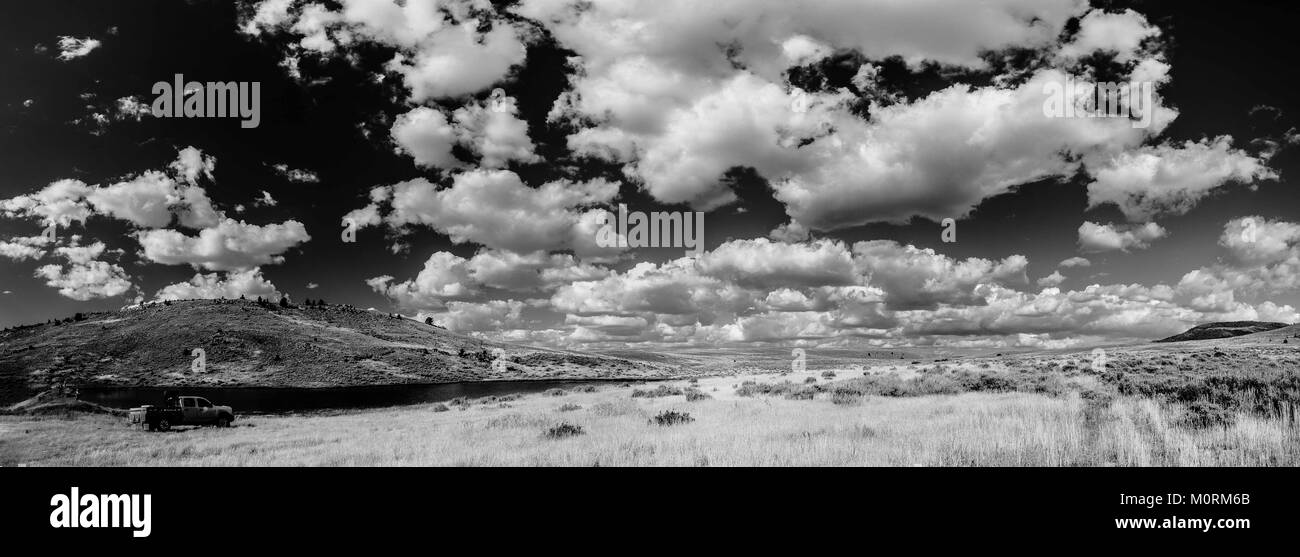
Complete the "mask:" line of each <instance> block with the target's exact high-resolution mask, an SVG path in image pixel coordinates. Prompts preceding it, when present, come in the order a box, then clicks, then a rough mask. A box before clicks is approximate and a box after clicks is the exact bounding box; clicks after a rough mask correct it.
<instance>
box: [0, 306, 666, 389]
mask: <svg viewBox="0 0 1300 557" xmlns="http://www.w3.org/2000/svg"><path fill="white" fill-rule="evenodd" d="M82 317H83V319H81V320H77V321H72V322H64V323H61V324H42V325H35V326H27V327H20V328H17V329H12V330H9V331H5V332H3V333H0V403H12V402H16V401H19V400H24V399H26V398H28V397H30V396H32V395H34V394H35V393H38V392H41V391H43V390H46V389H48V388H50V387H54V386H76V385H87V384H99V385H122V386H126V385H134V386H214V387H215V386H220V387H236V386H260V387H337V386H355V385H381V384H402V383H436V382H451V381H476V380H490V379H595V378H608V379H616V378H641V377H664V376H669V375H674V374H676V373H677V368H676V367H675V366H670V365H665V364H662V363H652V362H645V361H636V360H632V359H626V358H616V357H609V356H600V355H589V354H581V353H576V352H567V351H560V350H548V349H542V348H532V347H526V346H519V345H513V344H505V343H493V342H485V341H482V340H479V339H475V338H472V337H469V336H465V335H461V334H457V333H453V332H450V331H447V330H445V329H442V328H439V327H435V326H431V325H426V324H424V323H420V322H417V321H412V320H410V319H404V318H394V317H391V316H388V315H386V314H383V313H377V312H373V311H366V310H361V309H357V308H354V307H351V306H338V305H333V306H324V307H295V308H281V307H278V306H274V305H272V304H267V305H259V304H258V303H256V302H252V301H232V300H226V301H222V300H192V301H179V302H171V303H169V304H151V305H150V306H149V307H144V308H132V309H126V310H122V311H118V312H105V313H92V314H87V315H84V316H82ZM196 348H199V349H203V350H204V352H205V357H206V371H205V372H204V373H195V372H193V371H191V363H192V362H193V360H194V356H193V355H192V354H193V350H194V349H196ZM497 350H500V351H501V352H499V353H500V354H502V355H504V358H503V360H504V361H505V362H506V363H505V365H504V369H502V366H496V367H494V366H493V361H494V360H495V359H496V358H495V355H496V354H498V352H497Z"/></svg>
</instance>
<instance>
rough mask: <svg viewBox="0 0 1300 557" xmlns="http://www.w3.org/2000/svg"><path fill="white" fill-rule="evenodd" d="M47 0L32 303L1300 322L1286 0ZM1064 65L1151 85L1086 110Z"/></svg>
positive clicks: (838, 325)
mask: <svg viewBox="0 0 1300 557" xmlns="http://www.w3.org/2000/svg"><path fill="white" fill-rule="evenodd" d="M25 4H27V5H21V6H15V5H6V6H5V7H3V8H0V22H2V23H0V27H3V29H0V68H3V69H4V73H5V78H4V79H3V80H0V326H6V327H7V326H13V325H18V324H26V323H36V322H44V321H46V320H48V319H57V318H64V317H68V316H70V315H72V314H73V313H75V312H90V311H110V310H116V309H119V308H122V307H125V306H129V305H133V304H138V303H141V302H149V301H157V300H166V299H193V298H218V297H226V298H238V297H240V296H241V295H243V296H248V297H256V296H263V297H267V298H272V299H276V298H279V297H280V296H282V295H287V296H289V297H290V298H291V299H292V300H294V301H297V302H301V301H303V300H305V299H307V298H312V299H324V300H326V301H328V302H331V303H347V304H351V305H354V306H357V307H362V308H374V309H376V310H377V311H385V312H390V313H401V314H403V315H406V316H409V317H411V318H415V319H421V320H423V319H426V318H432V319H433V320H434V322H436V323H438V324H439V325H442V326H445V327H447V328H448V329H451V330H455V331H458V332H463V333H466V334H471V335H476V336H480V337H483V338H490V339H496V340H506V341H514V342H522V343H527V344H531V345H542V346H556V347H568V348H588V349H609V348H623V347H642V348H649V349H661V350H662V349H672V348H673V347H712V346H719V347H725V346H771V345H776V346H788V345H798V346H838V347H863V348H869V347H906V346H942V347H954V348H958V347H981V348H1001V347H1007V348H1017V347H1020V348H1063V347H1077V346H1089V345H1095V344H1104V343H1109V342H1122V341H1129V340H1139V339H1153V338H1160V337H1163V336H1167V335H1169V334H1174V333H1177V332H1181V331H1182V330H1184V329H1186V328H1188V327H1190V326H1193V325H1196V324H1199V323H1204V322H1210V321H1225V320H1266V321H1282V322H1288V323H1294V322H1297V321H1300V315H1297V309H1296V307H1298V306H1300V289H1298V288H1297V284H1298V283H1300V279H1298V278H1297V270H1300V193H1298V192H1297V190H1296V189H1295V188H1294V187H1292V186H1291V184H1290V183H1289V180H1290V177H1291V175H1292V173H1293V172H1295V171H1296V168H1295V167H1296V145H1297V143H1300V135H1298V134H1297V131H1296V130H1297V118H1296V116H1297V115H1298V114H1300V106H1296V101H1295V98H1296V96H1295V95H1294V94H1292V93H1293V89H1292V84H1291V79H1290V77H1289V75H1288V74H1289V68H1292V67H1295V66H1296V62H1297V60H1296V57H1297V54H1296V53H1295V49H1294V48H1293V47H1292V44H1291V43H1290V42H1289V40H1288V37H1289V36H1290V35H1289V33H1290V29H1289V28H1288V27H1287V26H1288V25H1289V23H1288V22H1289V18H1288V17H1287V8H1286V5H1285V4H1284V3H1261V4H1259V5H1255V6H1252V7H1251V8H1249V9H1244V8H1243V9H1240V10H1232V11H1226V10H1222V9H1217V8H1212V7H1206V6H1201V5H1199V4H1197V3H1189V2H1167V3H1166V2H1158V3H1157V2H1092V3H1091V4H1090V3H1088V2H1085V1H1079V0H1035V1H1028V0H990V1H987V2H978V3H976V2H969V1H966V0H926V1H922V2H907V3H898V2H895V1H892V0H853V1H849V0H822V1H806V2H792V1H788V0H719V1H716V2H708V3H700V2H691V1H684V0H683V1H676V0H658V1H644V2H642V1H607V0H594V1H588V0H584V1H571V0H518V1H513V2H494V3H493V2H486V1H476V0H406V1H405V2H395V1H393V0H342V1H338V2H301V1H293V0H263V1H260V2H244V3H230V2H222V1H204V0H192V1H189V2H175V1H164V0H158V1H141V2H131V3H107V2H89V1H83V2H60V1H55V2H41V3H25ZM30 4H36V5H30ZM73 15H75V17H73ZM177 74H180V75H182V76H183V81H184V82H186V83H188V82H191V81H192V82H195V83H196V84H198V85H205V84H206V83H209V82H221V83H228V82H234V83H242V84H245V85H246V86H248V87H251V85H252V84H253V83H256V84H257V86H258V89H257V93H258V94H257V95H256V98H257V100H258V104H257V107H258V110H257V116H258V118H257V120H258V121H257V125H256V127H244V126H241V121H245V120H248V118H240V117H231V116H229V115H227V116H226V117H221V116H220V115H218V114H214V113H206V112H202V111H199V112H194V113H192V114H191V116H192V117H166V116H162V117H159V116H157V115H156V114H155V113H156V112H157V111H155V108H160V109H161V107H160V105H159V102H158V101H159V97H160V96H167V95H163V94H160V93H159V91H160V90H159V89H155V85H156V84H158V83H159V82H163V83H167V84H170V83H172V81H173V80H174V79H175V76H176V75H177ZM1065 83H1121V84H1125V85H1126V86H1128V85H1129V84H1134V85H1135V86H1137V87H1138V88H1137V89H1136V91H1138V92H1139V94H1137V95H1133V96H1132V98H1134V99H1138V100H1141V99H1142V97H1143V95H1141V94H1140V92H1141V91H1142V89H1141V87H1142V86H1146V87H1148V88H1149V89H1148V91H1150V92H1151V95H1150V98H1149V103H1148V104H1146V105H1143V104H1142V103H1141V102H1135V103H1133V106H1134V107H1135V109H1134V110H1133V111H1132V112H1131V113H1128V114H1126V115H1124V116H1127V117H1124V116H1121V117H1113V115H1111V116H1112V117H1092V118H1089V117H1080V116H1079V115H1078V114H1074V115H1069V114H1062V113H1060V112H1054V111H1052V110H1049V109H1048V108H1047V105H1048V103H1047V101H1048V99H1049V97H1050V96H1051V95H1050V94H1049V93H1048V92H1049V91H1051V90H1052V87H1053V86H1054V85H1055V86H1059V85H1061V84H1065ZM183 88H191V89H192V88H194V87H190V86H189V85H186V86H185V87H183ZM194 96H196V95H191V97H194ZM169 98H170V97H169ZM205 98H206V97H205ZM246 108H248V106H246ZM1139 109H1140V110H1139ZM158 113H159V114H161V112H158ZM181 116H184V115H183V114H182V115H181ZM1084 116H1086V114H1085V115H1084ZM250 123H251V122H250ZM620 206H626V207H627V209H628V210H629V211H633V212H637V211H639V212H645V213H650V212H665V213H667V212H674V213H678V214H682V215H686V216H688V217H689V218H691V219H693V218H694V216H693V215H694V213H702V214H703V216H702V217H701V218H702V222H703V238H702V242H703V247H702V249H701V251H700V252H699V253H691V254H688V253H686V251H687V250H685V249H683V246H681V245H678V246H675V247H637V246H635V245H634V246H631V247H620V246H619V245H618V244H617V243H616V244H615V245H612V246H611V245H608V243H606V242H602V241H601V238H602V236H601V234H602V233H608V232H609V231H611V230H613V231H614V232H615V233H617V232H618V228H617V226H614V227H613V228H609V227H605V225H607V224H610V221H607V220H605V219H606V218H607V215H610V214H611V212H616V211H617V210H618V208H619V207H620ZM949 219H951V220H949ZM604 237H605V238H608V237H609V236H604ZM350 240H354V241H350ZM630 243H633V244H635V242H630Z"/></svg>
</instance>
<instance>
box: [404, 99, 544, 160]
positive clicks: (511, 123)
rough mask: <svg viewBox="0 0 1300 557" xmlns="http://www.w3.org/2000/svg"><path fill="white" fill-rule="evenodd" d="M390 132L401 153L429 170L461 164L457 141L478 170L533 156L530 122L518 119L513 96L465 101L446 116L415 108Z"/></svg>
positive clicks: (533, 157) (533, 158)
mask: <svg viewBox="0 0 1300 557" xmlns="http://www.w3.org/2000/svg"><path fill="white" fill-rule="evenodd" d="M391 133H392V137H393V141H394V142H395V143H396V144H397V146H398V150H399V152H402V153H405V154H407V155H410V156H411V158H412V159H414V160H415V163H416V164H418V165H421V166H424V167H428V168H444V169H445V168H454V167H458V166H461V162H460V161H459V160H457V159H456V157H455V156H454V155H453V154H452V148H453V147H454V146H456V145H457V144H459V145H463V146H465V147H466V148H468V149H469V150H470V151H472V152H473V153H475V154H476V155H478V156H479V157H480V160H479V166H480V167H481V168H501V167H504V166H505V165H506V164H507V163H508V162H510V161H520V162H533V161H536V160H537V155H535V154H534V153H533V142H532V140H531V139H529V137H528V123H527V122H524V121H523V120H521V119H520V118H519V116H518V108H517V107H516V103H515V99H514V98H511V97H505V96H501V97H498V98H494V99H492V100H491V101H490V102H489V103H488V104H487V105H484V104H481V103H471V104H468V105H466V106H464V107H461V108H458V109H456V110H455V111H454V112H453V113H452V116H451V118H450V119H448V118H447V116H446V115H444V114H443V113H442V112H440V111H438V110H436V109H433V108H429V107H423V106H421V107H416V108H414V109H411V110H410V111H409V112H407V113H406V114H402V115H400V116H398V117H397V120H396V121H395V122H394V123H393V127H392V131H391Z"/></svg>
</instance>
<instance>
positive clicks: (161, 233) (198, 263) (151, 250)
mask: <svg viewBox="0 0 1300 557" xmlns="http://www.w3.org/2000/svg"><path fill="white" fill-rule="evenodd" d="M136 239H137V240H139V242H140V248H141V256H142V257H144V258H145V259H148V260H149V261H153V262H155V263H162V264H165V265H190V266H193V267H195V268H202V269H207V270H209V271H234V270H243V269H249V268H253V267H258V266H261V265H268V264H278V263H282V262H284V256H283V255H282V254H283V253H284V252H286V251H288V250H289V249H291V248H294V247H296V246H298V245H299V244H302V243H304V242H306V241H308V240H310V239H311V236H309V235H308V234H307V229H306V227H304V226H303V225H302V223H300V222H298V221H296V220H289V221H285V222H283V223H280V224H267V225H256V224H248V223H246V222H244V221H236V220H234V219H230V218H227V219H225V220H223V221H221V222H220V223H219V224H217V225H216V226H214V227H211V228H204V229H202V230H200V231H199V233H198V235H197V236H189V235H186V234H184V233H182V232H179V231H176V230H166V229H153V230H143V231H140V232H137V233H136Z"/></svg>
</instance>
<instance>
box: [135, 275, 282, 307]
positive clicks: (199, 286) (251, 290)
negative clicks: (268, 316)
mask: <svg viewBox="0 0 1300 557" xmlns="http://www.w3.org/2000/svg"><path fill="white" fill-rule="evenodd" d="M240 296H246V297H248V298H257V297H258V296H261V297H264V298H266V299H268V300H274V299H278V298H279V297H280V292H279V291H277V290H276V289H275V285H274V284H271V282H270V281H268V280H266V279H265V278H264V277H262V270H261V269H258V268H256V267H254V268H251V269H246V270H243V271H236V272H230V273H225V276H224V277H223V276H221V275H220V274H218V273H195V275H194V277H193V278H191V279H190V280H189V281H188V282H178V283H175V284H169V285H167V286H164V287H163V288H162V289H161V290H159V291H158V293H157V294H154V300H157V301H161V300H212V299H216V298H229V299H236V298H239V297H240Z"/></svg>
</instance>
